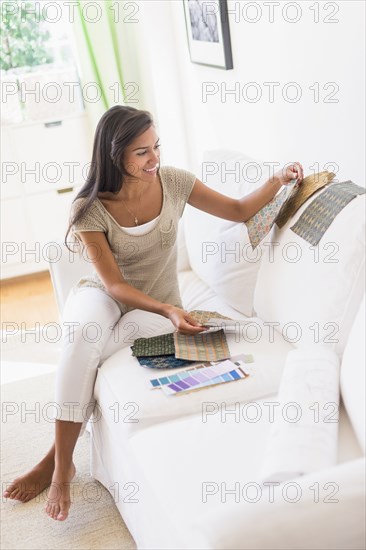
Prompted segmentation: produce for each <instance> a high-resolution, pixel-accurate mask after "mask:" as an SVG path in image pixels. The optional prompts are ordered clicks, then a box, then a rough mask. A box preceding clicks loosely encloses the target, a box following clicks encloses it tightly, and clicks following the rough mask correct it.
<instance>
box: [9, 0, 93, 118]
mask: <svg viewBox="0 0 366 550" xmlns="http://www.w3.org/2000/svg"><path fill="white" fill-rule="evenodd" d="M49 5H51V4H49ZM53 6H54V8H55V7H56V8H57V5H56V6H55V3H53ZM0 25H1V56H0V70H1V80H2V84H1V119H2V123H3V124H16V123H21V122H25V121H35V120H42V121H43V120H52V119H57V118H62V117H65V116H70V115H73V114H75V113H78V112H80V111H82V110H83V109H84V106H83V100H82V94H81V88H80V81H79V76H78V70H77V66H76V54H75V47H74V42H73V36H72V30H71V25H70V22H69V21H68V20H67V18H66V16H65V13H63V11H62V10H60V11H59V13H58V14H55V13H52V14H51V12H50V11H47V12H45V11H44V5H42V2H39V1H26V2H24V1H10V2H9V1H7V2H4V3H2V13H1V21H0Z"/></svg>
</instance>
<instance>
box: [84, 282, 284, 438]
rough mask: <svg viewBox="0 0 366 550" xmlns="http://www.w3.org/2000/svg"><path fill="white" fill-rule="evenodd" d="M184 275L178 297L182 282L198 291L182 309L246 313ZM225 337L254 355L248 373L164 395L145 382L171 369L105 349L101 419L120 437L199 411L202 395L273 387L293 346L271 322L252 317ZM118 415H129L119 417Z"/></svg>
mask: <svg viewBox="0 0 366 550" xmlns="http://www.w3.org/2000/svg"><path fill="white" fill-rule="evenodd" d="M183 277H184V278H185V283H183V284H182V287H183V303H184V287H185V285H189V288H190V294H191V295H192V296H193V297H194V296H196V297H197V299H196V300H195V301H193V300H192V301H191V303H190V305H191V307H189V308H186V309H192V308H197V309H210V310H211V309H212V310H215V311H218V312H220V313H223V314H224V315H228V316H230V317H235V319H246V317H245V316H243V315H241V314H239V313H238V312H237V311H235V310H233V309H232V308H230V306H228V305H226V307H225V308H223V307H222V302H221V301H220V300H219V299H216V301H215V300H214V297H213V296H212V295H211V292H212V290H211V289H209V288H208V287H207V285H204V283H202V281H200V280H199V278H198V277H197V276H196V275H195V274H193V273H192V272H191V273H190V272H183ZM205 286H206V289H205ZM195 287H196V288H195ZM186 288H187V287H186ZM205 290H206V292H205ZM199 295H200V296H201V299H200V300H199V299H198V296H199ZM185 305H186V304H185ZM226 338H227V342H228V346H229V350H230V354H231V355H232V356H235V355H239V354H243V353H244V354H252V355H253V356H254V360H255V361H254V363H248V365H246V367H247V370H249V372H250V374H251V376H249V377H248V378H247V379H245V380H239V381H238V382H232V383H230V384H223V385H218V386H215V387H212V388H209V389H207V390H202V391H197V392H192V393H190V394H186V395H179V396H173V397H167V396H166V395H165V394H163V392H162V391H161V390H160V389H150V388H151V385H150V383H149V380H150V379H152V378H156V377H157V376H164V374H167V373H169V374H172V370H171V369H159V370H156V369H150V368H146V367H142V366H140V364H139V362H138V360H137V358H136V357H133V356H132V351H131V349H130V347H125V348H123V349H121V350H119V351H117V352H115V353H113V354H112V355H110V356H108V354H107V355H106V357H108V358H107V359H106V360H105V361H104V362H103V364H102V366H101V367H100V368H99V369H98V376H97V380H96V383H95V388H94V396H95V398H96V399H97V401H98V404H99V406H100V408H101V413H102V415H103V417H104V418H105V421H106V422H109V423H110V425H111V429H113V427H112V426H114V427H115V429H116V436H117V433H119V436H118V437H119V438H120V439H121V440H123V439H124V438H129V437H130V436H131V435H132V434H134V433H135V432H137V431H140V430H142V429H145V428H147V427H150V426H153V425H156V424H159V423H161V422H167V421H169V420H172V419H174V418H179V417H183V416H187V415H191V414H196V413H199V412H200V411H201V408H202V401H204V400H210V401H214V402H216V403H221V402H227V403H228V404H230V403H235V402H245V401H251V400H253V399H256V398H259V397H262V396H264V395H271V394H273V393H275V392H276V391H277V390H278V387H279V383H280V379H281V373H282V369H283V367H284V363H285V359H286V355H287V353H288V351H289V350H291V349H293V346H292V345H291V344H289V343H288V342H286V341H285V340H284V339H283V338H282V337H281V336H280V335H279V334H276V335H274V334H273V332H272V331H271V330H270V327H267V326H265V325H263V323H262V321H261V320H260V319H257V318H253V319H251V323H250V325H248V326H245V327H242V328H241V330H240V331H239V330H238V331H237V332H233V333H227V335H226ZM178 370H179V369H178ZM115 403H117V404H120V405H119V407H120V408H119V410H118V411H116V410H115V408H114V407H113V404H115ZM126 404H129V405H128V407H129V408H128V409H123V408H122V405H123V406H125V405H126ZM116 414H119V418H120V422H117V423H116V424H115V417H116ZM129 414H130V416H129ZM122 417H123V418H125V417H127V418H128V419H129V420H128V421H122V420H121V418H122ZM95 421H97V418H96V420H95Z"/></svg>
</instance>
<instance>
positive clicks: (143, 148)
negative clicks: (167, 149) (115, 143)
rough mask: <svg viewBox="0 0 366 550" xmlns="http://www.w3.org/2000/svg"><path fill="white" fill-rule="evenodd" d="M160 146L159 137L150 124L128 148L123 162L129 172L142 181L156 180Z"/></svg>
mask: <svg viewBox="0 0 366 550" xmlns="http://www.w3.org/2000/svg"><path fill="white" fill-rule="evenodd" d="M159 147H160V145H159V137H158V135H157V133H156V131H155V128H154V126H150V128H149V129H148V130H146V131H145V132H144V133H143V134H141V135H140V136H139V137H137V138H136V139H134V140H133V141H132V143H131V144H130V145H129V146H128V147H127V148H126V150H125V154H124V159H123V164H124V166H125V169H126V170H127V172H128V173H129V174H131V176H133V178H138V179H139V180H141V181H146V182H151V181H154V180H155V178H156V174H157V171H158V168H159V163H160V151H159Z"/></svg>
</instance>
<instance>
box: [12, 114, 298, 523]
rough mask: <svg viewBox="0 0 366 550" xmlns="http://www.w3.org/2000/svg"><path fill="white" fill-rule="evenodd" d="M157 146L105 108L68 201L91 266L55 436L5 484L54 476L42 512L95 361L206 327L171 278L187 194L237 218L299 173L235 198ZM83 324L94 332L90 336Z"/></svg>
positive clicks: (76, 298) (76, 295) (69, 319)
mask: <svg viewBox="0 0 366 550" xmlns="http://www.w3.org/2000/svg"><path fill="white" fill-rule="evenodd" d="M159 147H160V144H159V138H158V136H157V134H156V130H155V127H154V123H153V120H152V117H151V115H150V113H148V112H146V111H140V110H137V109H134V108H132V107H123V106H115V107H112V108H111V109H109V110H108V111H107V112H106V113H105V114H104V115H103V117H102V118H101V120H100V122H99V124H98V127H97V129H96V134H95V140H94V148H93V158H92V167H91V170H90V173H89V176H88V178H87V181H86V183H85V185H84V186H83V188H82V189H81V191H80V192H79V194H78V196H77V197H76V199H75V200H74V203H73V208H72V212H71V217H70V226H69V228H68V231H67V234H66V239H67V236H68V234H69V232H70V230H71V229H72V233H73V235H74V236H75V237H76V238H77V239H78V240H79V241H80V243H81V244H82V245H83V246H84V247H85V249H84V250H85V251H87V255H88V257H89V258H90V260H91V261H93V263H94V268H95V273H94V275H92V276H89V277H83V278H82V279H81V280H80V281H79V282H78V283H77V285H76V286H75V287H74V288H73V289H71V291H70V293H69V296H68V299H67V302H66V305H65V308H64V312H63V326H64V327H65V328H64V334H63V348H62V354H61V359H60V364H59V366H58V371H57V378H56V403H57V404H58V406H59V408H58V412H57V418H56V421H55V442H54V444H53V445H52V447H51V449H50V450H49V451H48V453H47V454H46V456H45V457H44V458H43V459H42V460H41V462H40V463H39V464H37V465H36V466H35V468H33V469H32V470H31V471H30V472H28V473H26V474H25V475H23V476H21V477H19V478H17V479H15V480H14V482H13V483H12V484H11V485H10V486H9V487H8V489H7V490H6V491H5V492H4V497H6V498H11V499H17V500H20V501H22V502H27V501H28V500H30V499H31V498H34V497H35V496H36V495H37V494H39V493H40V492H41V491H43V490H44V489H45V488H46V487H48V486H50V485H51V487H50V489H49V492H48V501H47V506H46V512H47V513H48V515H49V516H50V517H52V518H53V519H57V520H60V521H62V520H65V519H66V518H67V516H68V511H69V508H70V482H71V480H72V478H73V477H74V475H75V466H74V464H73V462H72V457H73V451H74V447H75V444H76V441H77V438H78V437H79V436H80V435H81V434H82V433H83V431H84V429H85V424H86V421H87V419H88V418H89V416H90V414H91V413H92V410H93V408H94V406H95V401H94V400H93V387H94V382H95V378H96V373H97V368H98V365H99V364H100V362H101V360H103V359H104V358H106V357H107V356H109V355H111V354H112V353H113V352H114V351H116V350H117V349H120V348H122V347H125V346H128V345H131V341H133V340H134V339H135V338H137V337H141V336H151V335H153V334H164V333H167V332H171V331H172V329H173V328H174V327H175V329H176V330H178V331H181V332H182V333H184V334H198V333H199V332H201V331H203V330H205V329H204V327H202V326H200V325H199V324H198V323H197V322H196V321H195V320H194V319H193V318H192V317H191V316H190V315H189V314H188V313H187V312H186V311H184V309H183V305H182V303H181V298H180V294H179V287H178V281H177V273H176V260H177V257H176V253H177V248H176V246H175V241H176V232H177V226H178V221H179V218H180V217H181V216H182V214H183V210H184V207H185V205H186V203H187V202H188V204H190V205H192V206H194V207H195V208H198V209H200V210H203V211H205V212H208V213H210V214H212V215H214V216H217V217H219V218H223V219H226V220H231V221H236V222H238V223H242V222H244V221H246V220H248V219H249V218H251V217H252V216H253V215H254V214H255V213H256V212H257V211H258V210H260V209H261V208H262V207H263V206H264V205H265V204H267V203H268V202H269V201H270V200H271V199H272V198H273V197H274V196H275V194H276V193H277V191H278V190H279V189H280V188H281V186H282V185H286V184H288V183H289V182H290V181H291V180H292V179H294V178H296V179H297V180H299V181H301V180H302V178H303V169H302V166H301V165H300V164H299V163H295V164H293V165H291V166H289V167H288V168H287V170H286V172H285V173H283V172H282V171H280V172H278V173H276V174H275V175H274V176H273V177H272V178H270V179H269V180H268V181H267V182H266V183H265V184H264V185H262V186H261V187H260V188H259V189H258V190H256V191H254V192H253V193H251V194H250V195H247V196H246V197H244V198H242V199H239V200H236V199H232V198H229V197H227V196H225V195H222V194H220V193H217V192H216V191H213V190H211V189H210V188H208V187H206V186H205V185H204V184H203V183H202V182H201V181H199V180H198V179H196V177H195V176H194V174H192V173H190V172H187V171H186V170H181V169H176V168H172V167H162V168H160V152H159ZM121 317H122V319H121ZM120 320H121V321H123V322H124V324H123V323H122V325H123V326H124V327H126V326H128V325H130V324H131V323H132V326H134V327H135V328H136V329H137V330H136V331H135V333H134V334H133V338H132V340H130V341H126V340H125V339H124V342H123V343H121V342H120V341H118V339H117V341H114V342H112V344H111V340H112V339H111V334H112V331H113V329H114V328H115V327H116V325H117V323H118V327H120V323H119V321H120ZM125 320H126V322H125ZM127 321H128V323H127ZM90 326H92V328H94V329H95V330H96V332H97V336H90V335H89V337H87V334H86V332H85V330H86V328H87V327H88V328H89V329H90ZM70 403H71V404H72V406H70Z"/></svg>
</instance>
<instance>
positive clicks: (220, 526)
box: [197, 457, 365, 550]
mask: <svg viewBox="0 0 366 550" xmlns="http://www.w3.org/2000/svg"><path fill="white" fill-rule="evenodd" d="M364 484H365V458H364V457H362V458H360V459H357V460H353V461H349V462H346V463H343V464H339V465H337V466H335V467H334V468H329V469H327V470H322V471H320V472H315V473H312V474H310V475H307V476H304V477H302V478H296V479H294V480H292V481H289V482H287V483H285V484H283V485H280V486H277V487H274V488H273V499H272V502H269V500H270V498H269V497H270V493H269V488H268V487H267V488H266V489H262V494H261V498H260V500H259V501H258V502H248V499H246V501H245V500H241V502H240V503H236V502H226V503H223V504H222V506H220V508H219V509H215V512H214V513H211V514H208V515H207V517H206V518H205V519H204V520H203V518H200V522H199V525H197V528H199V529H200V530H201V531H202V530H203V531H206V532H204V533H202V535H204V536H205V539H206V540H207V542H209V545H208V547H209V548H215V549H227V548H230V549H231V550H235V549H251V550H255V549H258V550H259V549H260V550H266V549H268V550H287V549H289V550H290V549H292V550H294V549H296V550H297V549H298V550H300V549H302V550H305V549H306V550H311V549H314V550H315V549H316V550H322V549H327V550H329V549H337V550H340V549H342V550H343V549H344V550H346V549H349V548H352V549H353V550H358V549H360V550H361V549H363V548H365V492H364ZM286 493H287V499H286ZM248 494H249V493H248ZM283 494H284V495H285V497H284V496H283ZM296 498H298V500H297V501H296V502H290V499H292V500H295V499H296Z"/></svg>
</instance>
